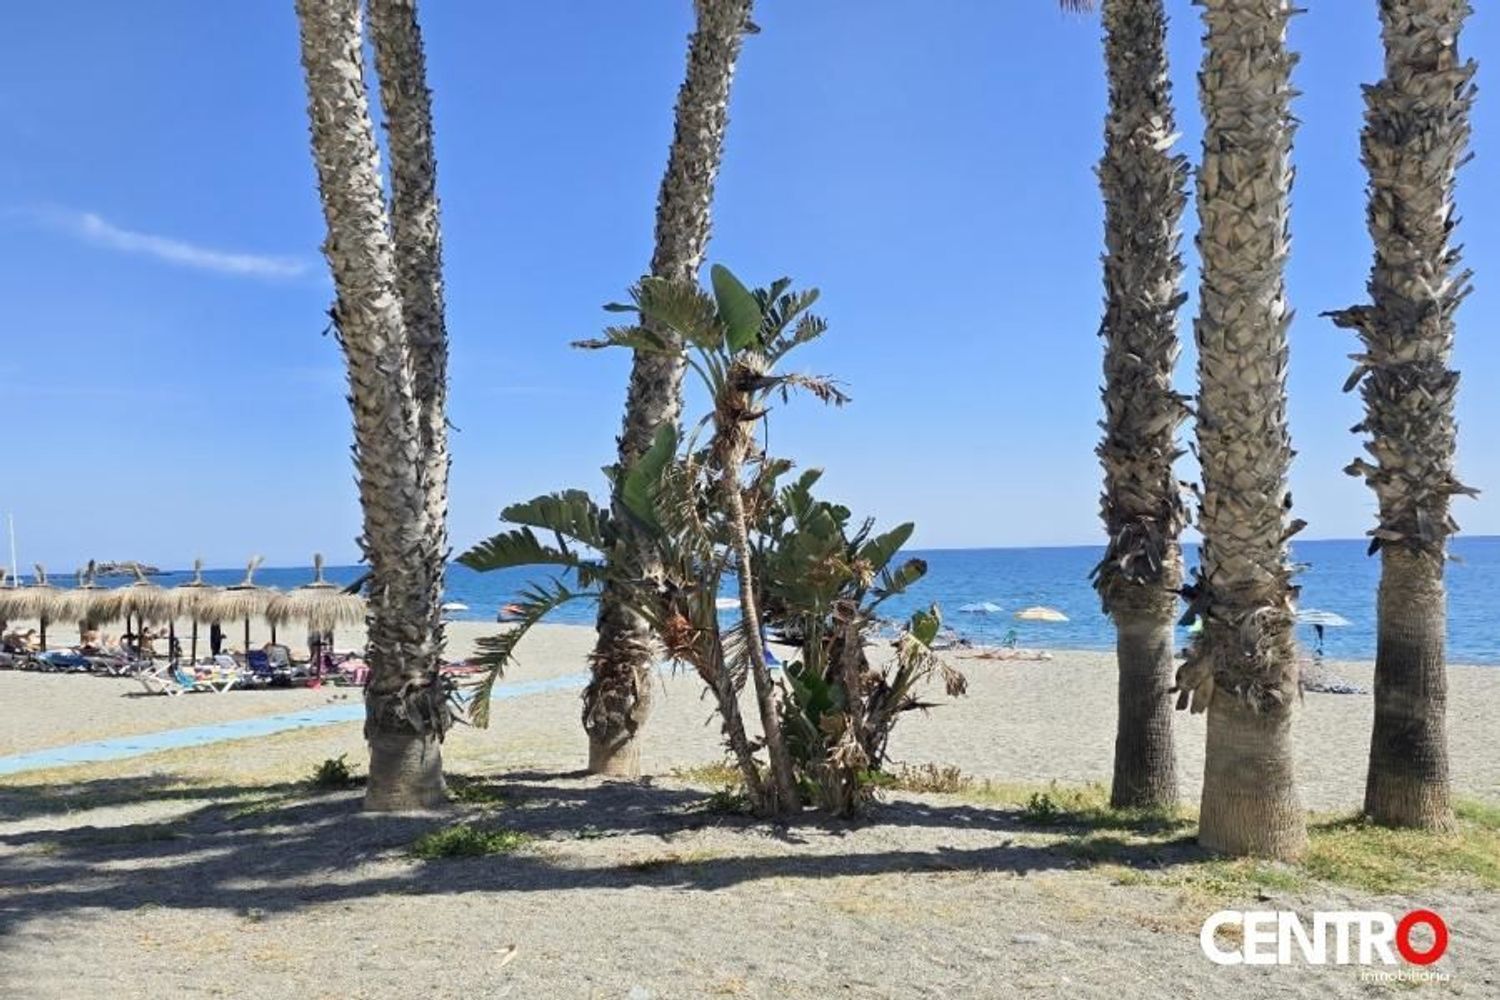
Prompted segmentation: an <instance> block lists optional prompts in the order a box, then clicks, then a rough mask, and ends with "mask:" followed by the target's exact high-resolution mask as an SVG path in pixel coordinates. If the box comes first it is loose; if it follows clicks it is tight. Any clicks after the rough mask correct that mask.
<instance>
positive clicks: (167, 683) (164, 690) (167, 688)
mask: <svg viewBox="0 0 1500 1000" xmlns="http://www.w3.org/2000/svg"><path fill="white" fill-rule="evenodd" d="M135 679H136V680H138V681H140V682H141V687H143V688H145V689H146V693H147V694H167V695H179V694H182V692H184V691H186V690H187V689H186V688H184V687H183V686H182V685H181V684H179V683H178V682H177V680H176V678H174V677H172V676H171V675H169V674H159V673H154V672H152V671H150V670H142V671H141V672H140V673H138V674H136V675H135Z"/></svg>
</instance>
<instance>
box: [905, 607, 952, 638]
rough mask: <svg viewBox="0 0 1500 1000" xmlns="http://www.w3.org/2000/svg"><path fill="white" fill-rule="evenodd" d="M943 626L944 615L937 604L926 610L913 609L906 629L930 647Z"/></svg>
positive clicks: (913, 636)
mask: <svg viewBox="0 0 1500 1000" xmlns="http://www.w3.org/2000/svg"><path fill="white" fill-rule="evenodd" d="M942 627H943V616H942V614H941V613H940V612H939V611H938V607H937V605H936V604H934V605H932V606H931V607H930V608H929V609H928V610H926V611H913V612H912V613H911V620H910V621H909V622H907V625H906V630H907V631H908V632H910V633H911V637H912V638H913V639H915V640H917V641H918V642H920V643H921V644H922V645H924V646H928V647H930V646H931V645H932V643H933V641H934V640H936V639H937V636H938V630H939V629H941V628H942Z"/></svg>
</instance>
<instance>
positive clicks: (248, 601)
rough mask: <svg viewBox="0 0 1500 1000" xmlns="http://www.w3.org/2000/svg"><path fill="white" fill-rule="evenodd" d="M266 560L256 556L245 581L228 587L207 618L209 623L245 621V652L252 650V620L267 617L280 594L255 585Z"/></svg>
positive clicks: (272, 631)
mask: <svg viewBox="0 0 1500 1000" xmlns="http://www.w3.org/2000/svg"><path fill="white" fill-rule="evenodd" d="M263 561H264V560H262V559H261V557H260V556H256V557H255V558H254V559H251V560H250V565H249V566H247V567H246V568H245V578H244V579H243V580H241V581H240V582H239V583H236V584H234V585H232V586H229V587H225V588H224V589H223V590H221V591H220V592H219V594H218V596H217V597H215V598H214V600H213V601H212V603H211V604H209V606H208V608H207V611H206V613H205V615H204V618H205V619H206V620H207V621H214V622H226V621H234V620H236V619H244V622H245V651H246V652H249V650H250V619H251V618H255V617H257V616H260V615H264V614H265V613H266V609H267V608H269V607H270V605H271V600H272V598H274V597H275V596H276V594H277V591H276V588H274V587H262V586H260V585H259V584H257V583H256V582H255V570H256V567H258V566H259V565H260V564H261V563H262V562H263ZM271 638H272V641H274V640H275V638H276V626H275V625H274V624H272V626H271Z"/></svg>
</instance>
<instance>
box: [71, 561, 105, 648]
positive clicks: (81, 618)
mask: <svg viewBox="0 0 1500 1000" xmlns="http://www.w3.org/2000/svg"><path fill="white" fill-rule="evenodd" d="M94 565H95V564H94V560H92V559H90V560H89V564H88V566H86V567H85V568H83V569H81V570H79V571H78V585H77V586H75V587H74V588H73V589H72V590H70V591H68V593H67V598H68V609H67V614H66V616H65V617H67V618H68V619H69V620H71V621H75V622H77V623H78V626H79V629H78V631H79V635H80V637H82V633H83V626H84V624H85V623H88V622H93V621H108V620H109V619H111V618H116V617H118V615H116V614H115V611H114V607H113V603H114V601H113V594H114V591H113V590H111V589H110V588H109V587H105V586H101V585H100V584H99V582H98V581H97V580H95V579H94ZM60 617H61V616H60Z"/></svg>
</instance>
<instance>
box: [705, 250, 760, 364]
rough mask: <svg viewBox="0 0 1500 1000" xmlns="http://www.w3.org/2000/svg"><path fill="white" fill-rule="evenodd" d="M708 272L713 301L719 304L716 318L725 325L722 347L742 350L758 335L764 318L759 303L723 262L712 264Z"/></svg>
mask: <svg viewBox="0 0 1500 1000" xmlns="http://www.w3.org/2000/svg"><path fill="white" fill-rule="evenodd" d="M709 275H710V277H711V278H712V279H713V285H714V300H715V301H716V302H717V303H718V306H719V321H720V322H721V323H723V325H724V334H725V346H727V347H728V348H729V351H730V353H731V354H732V353H736V352H738V351H743V350H744V349H745V348H747V347H749V346H751V345H752V344H754V343H755V340H756V338H757V337H758V336H759V335H760V326H761V323H762V322H764V320H765V316H764V315H763V314H762V313H761V311H760V303H759V302H757V301H756V300H755V296H754V295H752V294H750V290H749V289H748V288H746V287H745V286H744V285H742V284H741V283H740V279H738V278H736V277H735V276H734V275H733V274H732V273H730V270H729V268H727V267H725V266H724V265H723V264H715V265H714V266H713V267H712V268H710V269H709Z"/></svg>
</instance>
